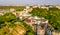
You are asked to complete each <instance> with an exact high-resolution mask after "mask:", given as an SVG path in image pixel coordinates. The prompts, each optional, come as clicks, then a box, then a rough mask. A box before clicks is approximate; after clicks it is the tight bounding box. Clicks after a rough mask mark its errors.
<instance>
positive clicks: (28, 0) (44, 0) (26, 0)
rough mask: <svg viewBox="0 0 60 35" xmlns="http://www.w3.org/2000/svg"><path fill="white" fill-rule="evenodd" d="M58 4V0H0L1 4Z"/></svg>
mask: <svg viewBox="0 0 60 35" xmlns="http://www.w3.org/2000/svg"><path fill="white" fill-rule="evenodd" d="M27 4H28V5H30V6H31V5H38V4H39V5H45V4H46V5H60V0H0V5H1V6H26V5H27Z"/></svg>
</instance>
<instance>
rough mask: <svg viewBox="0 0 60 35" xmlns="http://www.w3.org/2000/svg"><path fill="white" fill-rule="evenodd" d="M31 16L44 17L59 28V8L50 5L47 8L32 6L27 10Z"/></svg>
mask: <svg viewBox="0 0 60 35" xmlns="http://www.w3.org/2000/svg"><path fill="white" fill-rule="evenodd" d="M29 13H30V14H32V15H33V16H38V17H44V18H45V19H47V20H49V23H50V24H51V25H52V26H53V27H54V28H55V29H57V30H58V29H60V9H58V8H56V7H52V8H49V9H48V10H47V9H43V8H34V9H33V10H32V12H29Z"/></svg>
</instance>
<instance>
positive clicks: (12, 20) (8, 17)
mask: <svg viewBox="0 0 60 35" xmlns="http://www.w3.org/2000/svg"><path fill="white" fill-rule="evenodd" d="M10 29H13V30H12V31H10ZM18 30H24V31H26V32H25V34H27V35H30V34H29V33H31V34H33V33H32V32H33V30H32V29H31V27H30V26H28V25H27V24H26V23H24V21H19V20H18V19H17V18H16V16H15V15H14V14H12V13H11V12H7V13H5V14H4V15H0V35H10V34H13V35H16V34H19V33H17V32H19V31H18ZM27 31H29V32H27ZM14 33H16V34H14Z"/></svg>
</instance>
